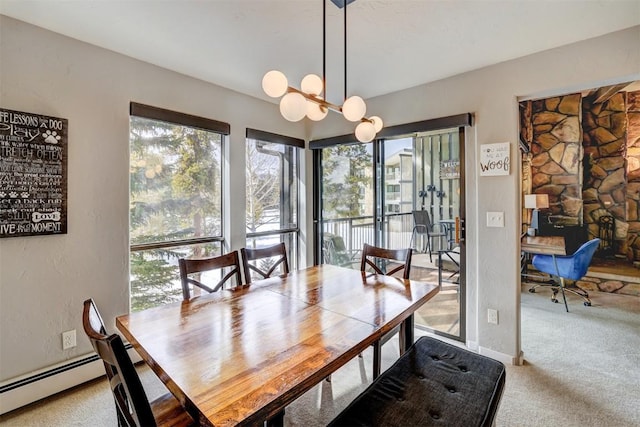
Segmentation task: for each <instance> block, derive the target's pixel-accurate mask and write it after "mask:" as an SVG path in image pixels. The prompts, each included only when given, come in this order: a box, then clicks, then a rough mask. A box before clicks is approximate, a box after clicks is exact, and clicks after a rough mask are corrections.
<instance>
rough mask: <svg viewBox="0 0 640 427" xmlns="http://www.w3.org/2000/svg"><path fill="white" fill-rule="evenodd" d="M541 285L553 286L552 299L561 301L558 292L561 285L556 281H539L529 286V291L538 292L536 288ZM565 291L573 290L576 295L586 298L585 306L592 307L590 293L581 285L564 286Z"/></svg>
mask: <svg viewBox="0 0 640 427" xmlns="http://www.w3.org/2000/svg"><path fill="white" fill-rule="evenodd" d="M539 286H547V287H550V288H551V292H553V294H552V295H551V301H552V302H555V303H557V302H559V301H558V298H557V296H558V292H560V290H561V289H560V285H558V284H557V283H555V282H552V283H539V284H537V285H534V286H532V287H531V288H529V292H530V293H532V294H535V293H536V288H537V287H539ZM564 290H565V292H571V293H572V294H574V295H577V296H579V297H580V298H582V299H583V300H584V302H583V304H584V306H585V307H591V300H590V299H589V294H588V293H587V291H585V290H584V289H581V288H579V287H577V286H576V287H571V288H568V287H565V288H564Z"/></svg>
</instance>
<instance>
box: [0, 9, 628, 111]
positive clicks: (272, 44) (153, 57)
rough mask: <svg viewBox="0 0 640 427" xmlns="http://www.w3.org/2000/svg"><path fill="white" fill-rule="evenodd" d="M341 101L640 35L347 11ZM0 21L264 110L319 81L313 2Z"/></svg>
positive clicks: (562, 17) (336, 95) (338, 26)
mask: <svg viewBox="0 0 640 427" xmlns="http://www.w3.org/2000/svg"><path fill="white" fill-rule="evenodd" d="M326 7H327V24H326V29H327V31H326V33H327V58H326V67H327V73H326V79H327V99H328V100H329V101H330V102H334V103H342V99H343V98H342V96H343V92H344V86H343V85H344V83H343V75H344V62H343V59H344V53H343V43H344V38H343V37H344V33H343V15H342V14H343V9H338V8H337V7H336V6H335V5H334V4H333V3H332V2H330V1H327V6H326ZM347 10H348V16H347V18H348V28H347V45H348V55H347V72H348V77H347V86H348V87H347V89H348V94H349V95H354V94H358V95H360V96H362V97H363V98H365V99H366V98H370V97H374V96H378V95H383V94H387V93H390V92H395V91H398V90H402V89H406V88H409V87H413V86H417V85H421V84H424V83H428V82H432V81H435V80H439V79H442V78H446V77H450V76H453V75H456V74H460V73H464V72H467V71H471V70H475V69H478V68H482V67H486V66H489V65H492V64H496V63H499V62H503V61H507V60H510V59H514V58H518V57H522V56H526V55H529V54H532V53H535V52H539V51H543V50H547V49H551V48H554V47H558V46H562V45H565V44H568V43H572V42H576V41H579V40H583V39H587V38H591V37H597V36H600V35H603V34H606V33H610V32H613V31H617V30H622V29H625V28H629V27H632V26H635V25H639V24H640V1H638V0H607V1H604V0H565V1H550V0H549V1H524V0H357V1H355V2H354V3H352V4H350V5H349V6H348V8H347ZM0 13H1V14H3V15H7V16H10V17H13V18H16V19H19V20H22V21H25V22H28V23H31V24H34V25H37V26H40V27H43V28H46V29H49V30H51V31H55V32H57V33H61V34H64V35H67V36H69V37H73V38H75V39H78V40H82V41H85V42H87V43H91V44H94V45H97V46H101V47H103V48H106V49H110V50H112V51H115V52H119V53H122V54H124V55H128V56H131V57H133V58H137V59H140V60H142V61H146V62H149V63H152V64H155V65H158V66H161V67H164V68H167V69H170V70H174V71H177V72H180V73H183V74H186V75H189V76H192V77H196V78H198V79H202V80H205V81H209V82H212V83H215V84H217V85H220V86H224V87H226V88H229V89H232V90H235V91H238V92H241V93H244V94H247V95H250V96H254V97H258V98H262V99H268V98H267V96H266V95H265V94H264V93H263V92H262V89H261V80H262V76H263V75H264V74H265V72H267V71H269V70H271V69H279V70H281V71H283V72H284V73H285V74H286V75H287V77H288V78H289V84H290V85H291V86H295V87H300V80H301V79H302V77H303V76H304V75H306V74H308V73H316V74H319V75H320V74H322V33H323V31H322V30H323V28H322V0H208V1H204V0H200V1H193V0H163V1H145V0H110V1H91V0H0Z"/></svg>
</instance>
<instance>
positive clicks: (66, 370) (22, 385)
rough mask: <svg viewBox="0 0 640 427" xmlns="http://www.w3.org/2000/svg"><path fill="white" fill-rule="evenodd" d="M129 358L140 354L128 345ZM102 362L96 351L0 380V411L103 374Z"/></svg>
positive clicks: (138, 358)
mask: <svg viewBox="0 0 640 427" xmlns="http://www.w3.org/2000/svg"><path fill="white" fill-rule="evenodd" d="M129 356H130V357H131V360H132V361H133V362H134V363H136V362H137V361H139V360H140V356H138V353H136V351H135V350H133V349H129ZM104 375H105V372H104V365H103V364H102V361H101V360H100V359H99V358H98V356H97V355H96V354H95V353H90V354H86V355H84V356H80V357H77V358H74V359H72V360H67V361H65V362H63V363H59V364H57V365H53V366H49V367H47V368H44V369H40V370H38V371H35V372H30V373H29V374H26V375H21V376H19V377H16V378H11V379H9V380H6V381H3V382H1V383H0V415H2V414H5V413H7V412H10V411H13V410H14V409H18V408H21V407H23V406H25V405H28V404H30V403H33V402H37V401H38V400H40V399H44V398H45V397H49V396H52V395H54V394H56V393H60V392H61V391H64V390H67V389H69V388H72V387H75V386H77V385H80V384H82V383H85V382H87V381H90V380H93V379H95V378H98V377H101V376H104Z"/></svg>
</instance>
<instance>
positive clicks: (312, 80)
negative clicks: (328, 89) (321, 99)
mask: <svg viewBox="0 0 640 427" xmlns="http://www.w3.org/2000/svg"><path fill="white" fill-rule="evenodd" d="M300 89H302V91H303V92H305V93H307V94H309V95H316V96H318V95H320V94H321V93H322V79H321V78H320V77H318V76H316V75H315V74H307V75H306V76H304V78H303V79H302V83H300Z"/></svg>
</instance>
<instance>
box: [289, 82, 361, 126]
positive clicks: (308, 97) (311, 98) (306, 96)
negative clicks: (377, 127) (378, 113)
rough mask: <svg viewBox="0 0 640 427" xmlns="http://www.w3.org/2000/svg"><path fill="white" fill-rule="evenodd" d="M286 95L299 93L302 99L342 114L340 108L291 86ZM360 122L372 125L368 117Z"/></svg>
mask: <svg viewBox="0 0 640 427" xmlns="http://www.w3.org/2000/svg"><path fill="white" fill-rule="evenodd" d="M287 93H299V94H300V95H302V96H303V97H304V99H306V100H308V101H311V102H315V103H316V104H318V105H319V106H321V107H323V108H326V109H327V110H331V111H333V112H335V113H340V114H342V107H341V106H339V105H336V104H332V103H331V102H328V101H325V100H324V99H322V98H319V97H317V96H315V95H312V94H310V93H306V92H303V91H301V90H300V89H296V88H295V87H291V86H287ZM360 121H361V122H369V123H373V120H372V119H370V118H368V117H363V118H361V119H360Z"/></svg>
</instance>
